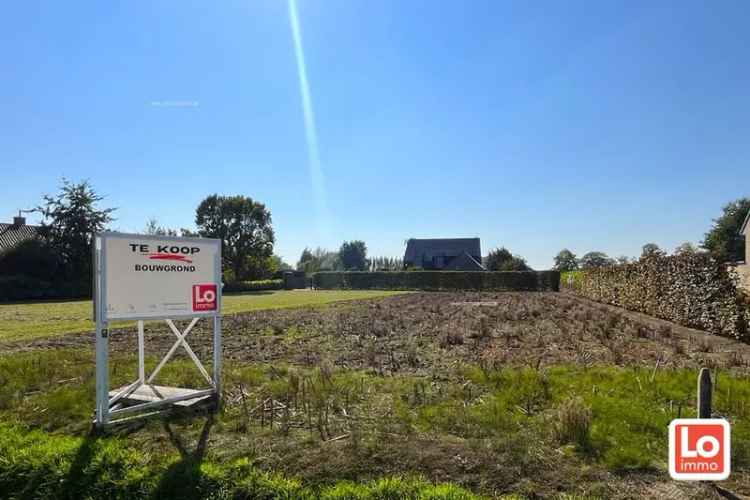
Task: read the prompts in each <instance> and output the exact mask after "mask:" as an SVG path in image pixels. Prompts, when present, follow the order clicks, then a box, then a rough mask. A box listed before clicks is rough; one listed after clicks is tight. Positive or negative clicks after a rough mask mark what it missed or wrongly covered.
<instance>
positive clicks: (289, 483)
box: [0, 424, 480, 500]
mask: <svg viewBox="0 0 750 500" xmlns="http://www.w3.org/2000/svg"><path fill="white" fill-rule="evenodd" d="M0 457H2V459H1V460H0V491H3V492H4V495H7V496H4V497H3V498H8V499H26V498H29V499H31V498H45V499H50V500H52V499H68V498H106V499H109V500H115V499H120V498H121V499H130V498H159V499H171V498H174V499H193V498H196V499H197V498H215V499H233V498H247V499H250V498H253V499H269V500H271V499H276V498H280V499H305V500H307V499H309V500H313V499H317V498H319V499H326V500H359V499H361V500H370V499H372V500H376V499H377V500H381V499H382V500H387V499H393V500H396V499H414V500H417V499H420V500H421V499H424V500H428V499H434V500H439V499H444V500H472V499H478V498H480V497H479V496H477V495H474V494H472V493H470V492H469V491H466V490H464V489H462V488H459V487H458V486H455V485H451V484H432V483H429V482H427V481H425V480H423V479H421V478H401V477H390V478H383V479H380V480H376V481H371V482H366V483H354V482H349V481H342V482H339V483H337V484H334V485H330V486H325V487H317V488H315V487H306V486H304V485H302V484H301V483H300V481H298V480H295V479H293V478H287V477H284V476H282V475H278V474H269V473H263V472H259V471H258V470H256V469H255V468H254V467H253V466H252V464H251V463H250V461H249V460H247V459H244V458H240V459H236V460H232V461H229V462H225V463H213V462H208V461H202V460H199V459H196V458H195V457H193V456H191V455H187V456H180V455H178V454H176V453H173V454H169V455H148V454H146V453H142V452H139V451H138V450H137V449H136V448H134V447H132V446H129V445H128V444H127V442H126V440H124V439H118V438H107V439H95V438H92V437H85V438H78V437H69V436H55V435H50V434H47V433H44V432H41V431H36V430H31V431H29V430H27V429H25V428H23V427H19V426H11V425H5V424H0Z"/></svg>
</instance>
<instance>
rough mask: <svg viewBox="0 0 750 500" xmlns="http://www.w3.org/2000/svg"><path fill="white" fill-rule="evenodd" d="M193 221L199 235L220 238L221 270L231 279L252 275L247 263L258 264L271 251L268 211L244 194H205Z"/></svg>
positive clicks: (272, 242)
mask: <svg viewBox="0 0 750 500" xmlns="http://www.w3.org/2000/svg"><path fill="white" fill-rule="evenodd" d="M195 225H196V226H198V233H199V234H200V236H203V237H204V238H217V239H220V240H221V255H222V258H223V260H224V265H225V270H227V269H229V270H231V273H230V277H231V279H233V280H244V279H247V278H252V277H253V276H251V275H250V273H249V268H250V267H251V265H256V266H257V265H262V264H263V262H264V259H267V258H268V257H271V255H272V254H273V244H274V241H275V237H274V232H273V228H272V227H271V212H270V211H269V210H268V209H266V206H265V205H263V204H262V203H259V202H257V201H254V200H253V199H252V198H250V197H248V196H240V195H238V196H219V195H218V194H213V195H211V196H208V197H207V198H206V199H205V200H203V201H202V202H201V203H200V205H198V208H197V209H196V210H195ZM252 259H255V262H253V260H252Z"/></svg>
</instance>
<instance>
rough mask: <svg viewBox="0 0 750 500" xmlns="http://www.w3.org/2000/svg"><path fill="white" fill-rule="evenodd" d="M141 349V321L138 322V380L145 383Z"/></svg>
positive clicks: (144, 365)
mask: <svg viewBox="0 0 750 500" xmlns="http://www.w3.org/2000/svg"><path fill="white" fill-rule="evenodd" d="M143 351H144V348H143V320H138V380H140V381H141V383H142V384H143V383H145V382H146V364H145V360H144V358H145V356H144V352H143Z"/></svg>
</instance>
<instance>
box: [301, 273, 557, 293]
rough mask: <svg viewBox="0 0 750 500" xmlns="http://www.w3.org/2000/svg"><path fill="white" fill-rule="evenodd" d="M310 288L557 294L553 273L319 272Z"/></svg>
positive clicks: (555, 277) (555, 276)
mask: <svg viewBox="0 0 750 500" xmlns="http://www.w3.org/2000/svg"><path fill="white" fill-rule="evenodd" d="M313 285H314V286H315V288H322V289H355V290H356V289H361V290H366V289H378V290H498V291H549V290H552V291H557V290H559V288H560V273H559V272H557V271H507V272H483V271H405V272H372V273H370V272H320V273H315V274H314V275H313Z"/></svg>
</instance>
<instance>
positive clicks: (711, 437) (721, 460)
mask: <svg viewBox="0 0 750 500" xmlns="http://www.w3.org/2000/svg"><path fill="white" fill-rule="evenodd" d="M729 447H730V437H729V422H727V421H726V420H724V419H722V418H678V419H675V420H672V423H670V424H669V475H670V476H672V478H673V479H677V480H685V481H721V480H723V479H726V478H728V477H729V468H730V464H729Z"/></svg>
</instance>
